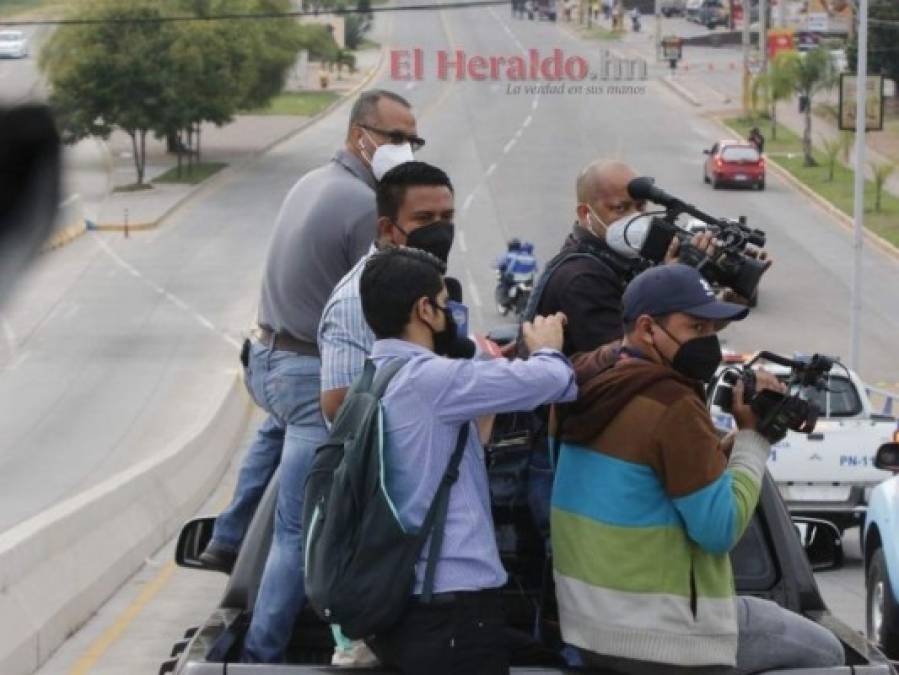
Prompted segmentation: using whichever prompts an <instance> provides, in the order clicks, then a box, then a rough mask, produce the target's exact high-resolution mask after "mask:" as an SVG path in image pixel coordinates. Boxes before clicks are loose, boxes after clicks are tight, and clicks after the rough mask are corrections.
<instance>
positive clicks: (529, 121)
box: [521, 115, 534, 129]
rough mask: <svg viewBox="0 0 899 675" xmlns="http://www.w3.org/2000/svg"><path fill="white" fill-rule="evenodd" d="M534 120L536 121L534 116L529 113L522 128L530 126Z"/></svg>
mask: <svg viewBox="0 0 899 675" xmlns="http://www.w3.org/2000/svg"><path fill="white" fill-rule="evenodd" d="M533 121H534V116H533V115H528V116H527V117H526V118H525V120H524V124H522V125H521V126H522V128H523V129H527V128H528V127H529V126H531V122H533Z"/></svg>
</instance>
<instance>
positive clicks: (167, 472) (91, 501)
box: [0, 376, 252, 675]
mask: <svg viewBox="0 0 899 675" xmlns="http://www.w3.org/2000/svg"><path fill="white" fill-rule="evenodd" d="M251 410H252V405H251V403H250V400H249V397H248V396H247V395H246V392H245V390H244V386H243V382H242V378H240V377H238V376H235V377H233V379H231V382H230V384H229V385H228V386H227V388H226V390H225V391H224V393H223V394H222V396H221V399H220V400H217V401H215V402H214V405H213V406H211V411H210V413H209V415H208V416H207V417H206V418H205V419H203V420H202V421H201V422H200V423H199V424H198V425H197V426H195V427H194V428H193V429H191V430H189V431H188V433H186V434H185V435H184V436H183V437H182V438H180V439H177V440H176V441H175V442H173V443H172V444H171V445H170V446H169V447H167V448H165V449H163V450H161V451H159V452H158V453H156V454H155V455H153V456H151V457H149V458H147V459H145V460H143V461H141V462H139V463H138V464H136V465H134V466H132V467H130V468H128V469H126V470H124V471H122V472H120V473H119V474H117V475H115V476H112V477H110V478H108V479H106V480H104V481H103V482H102V483H100V484H99V485H96V486H94V487H92V488H89V489H88V490H85V491H84V492H82V493H80V494H77V495H75V496H74V497H71V498H69V499H67V500H66V501H64V502H61V503H59V504H57V505H55V506H53V507H51V508H50V509H48V510H46V511H43V512H41V513H39V514H37V515H35V516H33V517H32V518H30V519H28V520H26V521H25V522H23V523H20V524H19V525H17V526H15V527H14V528H12V529H11V530H7V531H6V532H4V533H3V534H2V535H0V588H2V589H3V592H2V593H0V672H3V673H4V675H27V674H28V673H32V672H33V671H34V670H35V669H37V668H38V667H39V666H40V665H41V664H42V663H43V662H44V661H46V660H47V658H49V656H50V655H51V654H52V653H53V652H54V651H55V650H56V649H57V648H58V647H59V646H60V645H61V644H62V643H63V642H64V641H65V640H66V639H67V638H68V637H69V636H70V635H71V634H72V633H74V632H75V631H76V630H77V629H78V628H80V627H81V626H82V625H83V624H84V623H85V622H86V621H87V620H88V619H90V617H91V616H93V615H94V613H95V612H96V610H97V608H98V607H100V606H101V605H102V604H103V603H104V602H105V601H106V600H107V599H108V598H109V597H110V596H111V595H112V594H113V593H114V592H115V591H116V590H117V589H118V588H119V587H120V586H121V585H122V584H123V583H124V582H125V581H126V580H127V579H128V578H129V577H130V576H131V575H132V574H134V572H135V571H136V570H137V569H138V568H140V566H141V565H142V564H143V563H144V562H145V560H146V558H147V557H149V556H151V555H152V554H153V553H154V552H155V551H157V550H158V548H159V547H160V546H161V545H162V544H164V543H165V542H167V541H168V540H169V539H171V538H172V536H174V535H175V534H176V533H177V532H178V530H179V529H180V527H181V525H182V523H183V522H184V520H185V519H187V518H190V517H191V516H192V515H193V514H194V513H196V511H197V509H198V508H199V507H200V506H201V505H202V504H203V502H204V501H205V499H206V498H207V496H208V494H209V492H210V491H211V490H212V489H213V488H214V487H215V485H217V484H218V482H219V481H220V480H221V477H222V475H223V474H224V472H225V470H226V469H227V468H228V465H229V463H230V462H231V459H232V454H233V453H232V449H233V448H234V447H235V446H236V445H237V444H238V443H239V442H240V440H241V438H242V437H243V434H244V432H245V429H246V425H247V423H248V420H249V415H250V413H251Z"/></svg>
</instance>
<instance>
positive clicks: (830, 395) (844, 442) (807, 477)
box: [709, 354, 899, 530]
mask: <svg viewBox="0 0 899 675" xmlns="http://www.w3.org/2000/svg"><path fill="white" fill-rule="evenodd" d="M747 360H748V359H747V358H746V357H744V356H740V355H737V354H730V355H727V356H726V357H725V363H726V365H725V366H724V367H725V368H726V367H728V366H739V365H740V364H741V363H745V362H746V361H747ZM761 365H762V366H763V367H764V368H765V369H766V370H768V371H769V372H771V373H773V374H774V375H776V376H777V377H778V378H779V379H781V380H783V381H786V380H787V379H788V377H789V375H790V369H789V368H786V367H784V366H781V365H778V364H774V363H768V362H763V363H761ZM720 384H721V382H720V380H718V379H716V380H715V382H714V384H713V385H712V392H710V393H711V395H710V396H709V401H710V402H712V401H715V396H716V392H715V390H717V388H718V387H719V386H720ZM826 385H827V389H826V390H825V391H821V390H815V389H811V388H802V390H801V391H800V388H799V387H798V386H797V387H796V388H794V389H793V390H792V392H791V393H792V394H801V395H803V396H804V397H808V398H809V399H810V400H812V401H814V402H815V403H816V404H817V406H818V408H819V410H820V411H821V414H820V416H819V418H818V423H817V425H816V426H815V429H814V432H813V433H811V434H802V433H797V432H794V431H789V432H787V435H786V438H784V439H783V440H782V441H780V442H779V443H777V444H775V445H774V446H773V447H772V450H771V456H770V458H769V459H768V470H769V471H770V472H771V476H772V478H774V482H775V483H776V484H777V487H778V489H779V490H780V494H781V496H782V497H783V499H784V501H785V502H786V503H787V507H788V508H789V510H790V513H791V514H792V515H806V516H814V517H817V518H823V519H824V520H829V521H831V522H832V523H834V524H835V525H836V526H837V527H838V528H840V530H843V529H845V528H848V527H852V526H854V525H859V524H861V523H862V522H863V520H864V517H865V512H866V511H867V507H868V500H869V498H870V495H871V491H872V490H873V489H874V487H876V486H877V485H878V484H880V483H882V482H883V481H884V480H886V479H887V478H889V477H890V476H891V475H892V474H891V473H890V472H889V471H884V470H882V469H879V468H877V467H876V466H875V464H874V455H875V453H876V452H877V449H878V448H879V447H880V445H881V444H883V443H886V442H888V441H893V440H899V433H897V422H896V419H895V418H893V417H891V416H888V415H881V414H878V413H875V412H874V411H873V410H872V407H871V402H870V400H869V399H868V394H867V392H866V387H865V385H864V383H863V382H862V380H861V378H859V376H858V375H857V374H856V373H854V372H853V371H851V370H849V369H848V368H844V367H842V366H840V365H837V366H835V367H834V368H833V370H832V371H831V373H830V374H829V375H828V376H826ZM709 407H710V412H711V413H712V418H713V420H714V422H715V426H716V427H718V428H719V429H721V430H731V429H733V428H734V426H735V424H734V419H733V417H731V416H730V415H729V414H727V413H726V412H724V411H723V410H721V409H720V408H719V407H718V406H716V405H714V403H710V406H709Z"/></svg>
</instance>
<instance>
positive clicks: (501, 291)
mask: <svg viewBox="0 0 899 675" xmlns="http://www.w3.org/2000/svg"><path fill="white" fill-rule="evenodd" d="M533 290H534V278H533V275H528V277H527V278H520V279H518V278H515V277H513V278H512V283H511V284H509V285H507V284H506V283H505V282H504V281H503V275H502V272H500V271H499V270H497V272H496V291H495V292H494V297H495V300H496V311H497V312H498V313H499V315H500V316H506V315H508V313H509V312H514V313H515V316H517V317H520V316H521V315H522V314H524V310H525V308H526V307H527V306H528V300H530V298H531V292H532V291H533Z"/></svg>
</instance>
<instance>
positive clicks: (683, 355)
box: [656, 324, 723, 382]
mask: <svg viewBox="0 0 899 675" xmlns="http://www.w3.org/2000/svg"><path fill="white" fill-rule="evenodd" d="M656 325H658V324H656ZM659 328H662V326H659ZM662 330H663V331H665V333H666V334H667V335H668V337H670V338H671V339H672V340H674V341H675V342H678V341H677V340H675V338H674V336H673V335H671V333H669V332H668V331H667V330H665V329H664V328H662ZM678 344H679V345H680V348H679V349H678V350H677V352H676V353H675V355H674V360H673V361H672V362H671V367H672V368H674V369H675V370H676V371H677V372H679V373H680V374H681V375H683V376H684V377H688V378H690V379H691V380H698V381H699V382H708V381H710V380H711V379H712V378H713V377H714V376H715V371H717V370H718V366H720V365H721V359H722V358H723V355H722V354H721V343H720V342H719V341H718V336H717V335H714V334H713V335H706V336H704V337H698V338H693V339H692V340H687V341H686V342H678Z"/></svg>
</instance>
